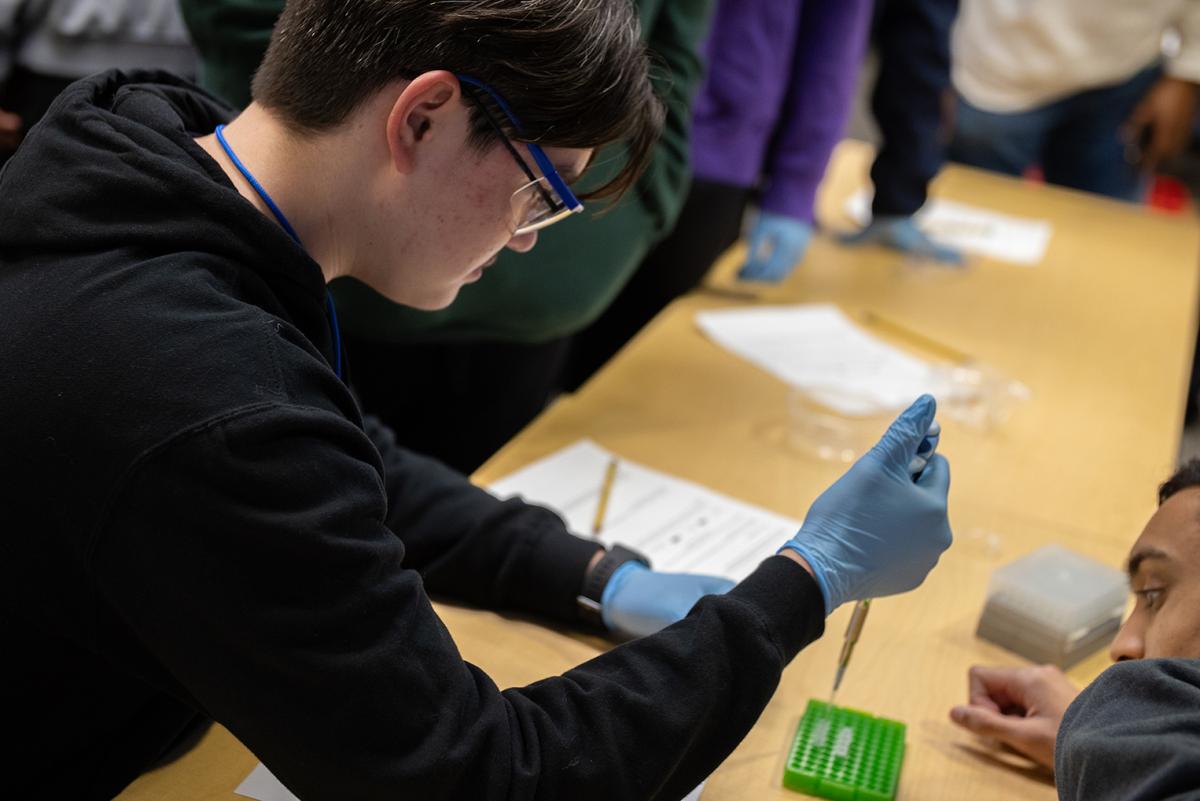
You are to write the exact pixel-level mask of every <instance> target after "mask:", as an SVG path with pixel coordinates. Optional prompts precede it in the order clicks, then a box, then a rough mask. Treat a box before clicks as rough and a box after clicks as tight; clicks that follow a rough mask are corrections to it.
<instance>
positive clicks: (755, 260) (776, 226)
mask: <svg viewBox="0 0 1200 801" xmlns="http://www.w3.org/2000/svg"><path fill="white" fill-rule="evenodd" d="M811 238H812V225H810V224H809V223H806V222H803V221H801V220H797V219H796V218H795V217H786V216H784V215H782V214H770V213H768V212H765V211H763V212H759V214H758V219H757V220H755V221H754V227H753V228H752V229H751V231H750V255H749V256H747V257H746V263H745V264H743V265H742V269H741V270H739V271H738V278H739V279H740V280H742V281H770V282H772V283H778V282H779V281H782V280H783V279H785V278H787V277H788V275H790V274H791V272H792V269H793V268H795V266H796V265H797V264H799V263H800V260H801V259H803V258H804V251H805V250H807V249H808V240H809V239H811Z"/></svg>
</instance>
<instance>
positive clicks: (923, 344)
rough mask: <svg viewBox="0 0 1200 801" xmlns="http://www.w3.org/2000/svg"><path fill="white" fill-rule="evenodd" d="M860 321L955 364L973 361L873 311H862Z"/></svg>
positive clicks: (966, 355) (945, 345)
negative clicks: (939, 355)
mask: <svg viewBox="0 0 1200 801" xmlns="http://www.w3.org/2000/svg"><path fill="white" fill-rule="evenodd" d="M862 321H863V322H864V323H866V324H867V325H869V326H872V327H874V328H878V329H882V330H884V331H890V332H891V333H892V334H893V335H896V336H899V337H900V338H901V339H907V340H908V341H909V342H911V343H913V344H915V345H916V346H917V347H919V348H922V349H924V350H926V351H933V352H934V353H938V354H941V355H942V356H945V357H946V358H948V359H949V360H950V361H951V362H954V363H955V364H970V363H971V362H973V361H974V359H972V358H971V356H970V354H968V353H963V352H962V351H961V350H959V349H958V348H955V347H951V346H950V345H947V344H946V343H944V342H938V341H937V340H936V339H934V338H932V337H927V336H925V335H924V334H921V333H918V332H917V331H914V330H912V329H911V328H909V327H907V326H904V325H901V324H900V323H897V322H896V321H894V320H889V319H887V318H886V317H883V316H881V315H879V314H876V313H875V312H873V311H864V312H863V313H862Z"/></svg>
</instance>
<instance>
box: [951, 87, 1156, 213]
mask: <svg viewBox="0 0 1200 801" xmlns="http://www.w3.org/2000/svg"><path fill="white" fill-rule="evenodd" d="M1160 75H1161V70H1160V68H1159V67H1158V66H1157V65H1155V66H1154V67H1151V68H1149V69H1145V70H1142V71H1141V72H1139V73H1137V74H1136V75H1134V76H1133V77H1132V78H1130V79H1129V80H1127V81H1125V82H1124V83H1119V84H1115V85H1113V86H1103V87H1100V88H1098V89H1089V90H1087V91H1086V92H1079V93H1078V94H1074V95H1071V96H1069V97H1065V98H1063V99H1062V100H1057V101H1055V102H1053V103H1050V104H1048V105H1045V106H1041V107H1039V108H1035V109H1033V110H1032V111H1023V112H1017V113H1014V114H993V113H992V112H989V111H984V110H982V109H979V108H976V107H975V106H972V105H971V104H970V103H968V102H966V101H965V100H962V99H961V98H960V99H959V101H958V116H957V119H956V121H955V130H954V137H953V139H952V140H951V142H950V150H949V155H950V158H951V159H953V160H954V161H960V162H962V163H963V164H969V165H971V166H973V167H982V168H983V169H985V170H994V171H995V172H1003V173H1008V174H1009V175H1020V174H1022V173H1023V172H1024V171H1025V170H1026V169H1028V168H1029V167H1033V166H1036V165H1041V168H1042V173H1043V174H1044V175H1045V177H1046V181H1047V182H1049V183H1052V184H1059V185H1060V186H1067V187H1070V188H1072V189H1082V190H1084V191H1085V192H1095V193H1097V194H1101V195H1108V196H1109V197H1114V198H1118V199H1121V200H1134V201H1136V200H1139V199H1140V198H1141V195H1142V194H1143V191H1144V188H1145V187H1144V181H1143V175H1142V174H1141V172H1140V171H1139V170H1138V167H1137V165H1135V164H1131V163H1130V162H1129V161H1128V160H1126V157H1125V149H1126V148H1125V142H1124V141H1122V139H1121V136H1120V129H1121V126H1122V125H1123V124H1124V123H1125V120H1126V119H1128V118H1129V115H1130V114H1131V113H1132V112H1133V109H1134V106H1136V105H1137V104H1138V101H1140V100H1141V99H1142V97H1143V96H1145V94H1146V92H1147V91H1149V89H1150V87H1151V86H1153V85H1154V83H1155V82H1156V81H1157V80H1158V78H1159V76H1160Z"/></svg>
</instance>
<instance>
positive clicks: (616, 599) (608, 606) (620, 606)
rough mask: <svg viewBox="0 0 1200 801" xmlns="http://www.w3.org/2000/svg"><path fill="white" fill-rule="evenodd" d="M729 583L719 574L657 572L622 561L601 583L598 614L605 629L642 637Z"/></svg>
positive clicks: (717, 593) (721, 589) (687, 610)
mask: <svg viewBox="0 0 1200 801" xmlns="http://www.w3.org/2000/svg"><path fill="white" fill-rule="evenodd" d="M732 586H733V582H732V581H730V580H729V579H727V578H722V577H720V576H705V575H699V574H696V573H660V572H658V571H657V570H651V569H650V568H648V567H646V566H645V565H644V564H642V563H641V562H626V563H625V564H623V565H621V566H620V567H619V568H617V570H616V572H615V573H613V575H612V578H610V579H609V580H608V584H607V585H605V587H604V596H603V598H602V599H601V601H600V616H601V618H602V619H603V620H604V625H605V626H606V627H607V628H608V630H609V631H612V632H614V633H617V634H622V635H625V636H628V637H642V636H645V635H647V634H653V633H654V632H656V631H658V630H659V629H664V628H666V627H667V626H669V625H671V624H672V623H674V622H675V621H677V620H681V619H682V618H683V617H684V616H686V615H687V613H688V612H690V611H691V609H692V607H693V606H695V604H696V601H699V600H700V599H701V598H702V597H704V596H705V595H720V594H722V593H724V592H726V591H728V590H729V588H730V587H732Z"/></svg>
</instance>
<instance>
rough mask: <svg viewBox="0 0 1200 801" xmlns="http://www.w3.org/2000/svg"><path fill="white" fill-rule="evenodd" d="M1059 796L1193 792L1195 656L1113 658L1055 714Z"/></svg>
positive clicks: (1199, 767)
mask: <svg viewBox="0 0 1200 801" xmlns="http://www.w3.org/2000/svg"><path fill="white" fill-rule="evenodd" d="M1054 762H1055V774H1056V776H1057V779H1056V782H1057V784H1058V797H1059V799H1061V801H1068V800H1069V801H1109V800H1110V799H1111V801H1182V800H1183V799H1200V660H1197V659H1140V660H1137V661H1132V662H1120V663H1118V664H1116V665H1113V666H1112V667H1110V668H1109V669H1108V670H1106V671H1104V673H1102V674H1101V675H1100V678H1098V679H1096V680H1095V681H1094V682H1092V683H1091V684H1090V685H1089V686H1088V688H1087V689H1085V690H1084V691H1083V692H1082V693H1081V694H1080V695H1079V697H1078V698H1076V699H1075V702H1074V703H1072V704H1071V706H1070V707H1068V709H1067V713H1066V715H1064V716H1063V720H1062V725H1061V727H1060V728H1059V730H1058V743H1057V746H1056V748H1055V759H1054Z"/></svg>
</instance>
